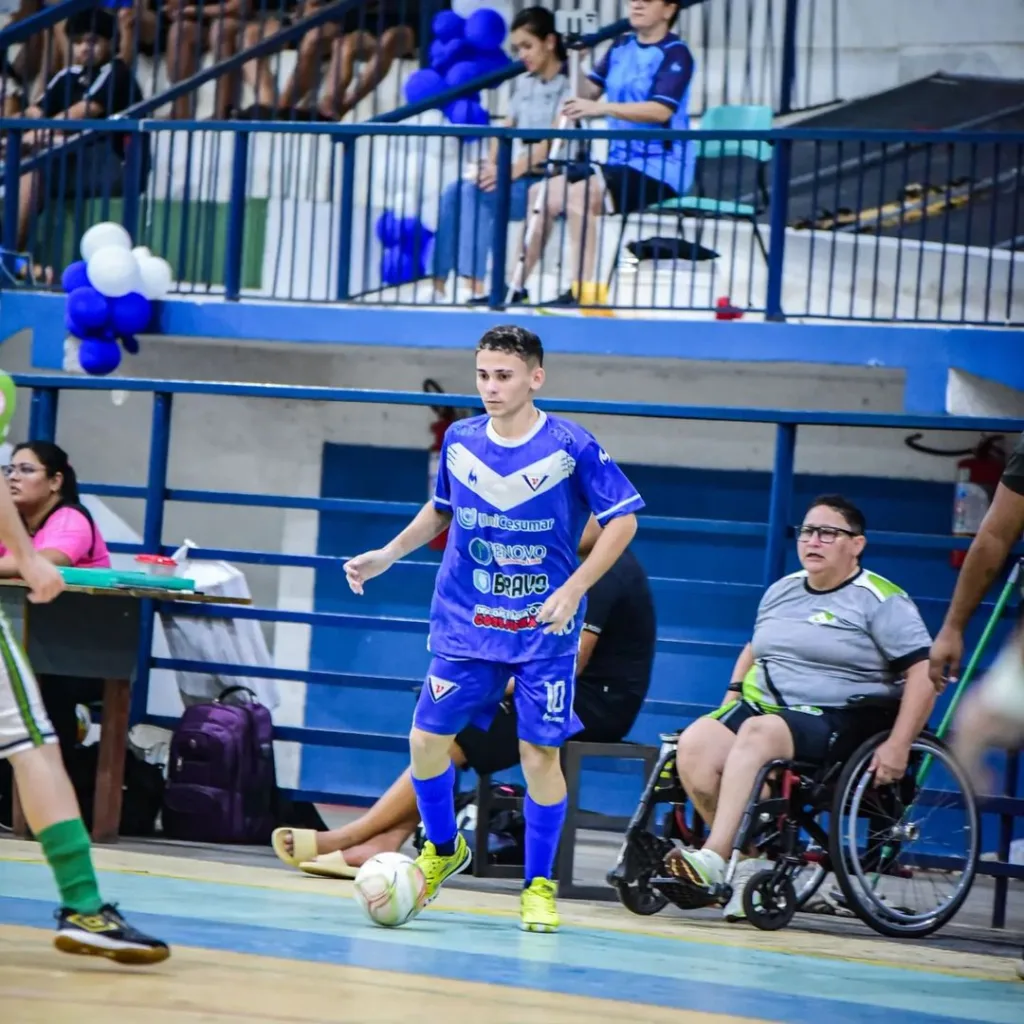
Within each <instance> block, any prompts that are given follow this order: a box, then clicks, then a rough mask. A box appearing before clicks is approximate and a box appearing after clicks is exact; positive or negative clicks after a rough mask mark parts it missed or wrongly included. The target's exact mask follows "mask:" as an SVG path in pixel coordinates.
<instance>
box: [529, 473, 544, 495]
mask: <svg viewBox="0 0 1024 1024" xmlns="http://www.w3.org/2000/svg"><path fill="white" fill-rule="evenodd" d="M547 478H548V477H547V474H546V473H545V474H544V476H531V475H529V474H528V473H524V474H523V479H524V480H525V481H526V486H527V487H529V488H530V490H531V491H533V492H534V493H536V492H537V489H538V488H539V487H540V486H541V485H542V484H543V483H544V481H545V480H547Z"/></svg>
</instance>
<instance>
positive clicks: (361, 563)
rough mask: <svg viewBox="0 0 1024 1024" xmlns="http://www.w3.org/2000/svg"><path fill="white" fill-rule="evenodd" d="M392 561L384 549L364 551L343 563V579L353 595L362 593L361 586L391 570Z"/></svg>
mask: <svg viewBox="0 0 1024 1024" xmlns="http://www.w3.org/2000/svg"><path fill="white" fill-rule="evenodd" d="M393 562H394V559H393V558H392V557H391V556H390V555H389V554H388V553H387V551H386V550H385V549H384V548H378V549H377V550H376V551H364V552H363V554H361V555H356V556H355V557H354V558H350V559H349V560H348V561H347V562H346V563H345V578H346V579H347V580H348V585H349V588H350V589H351V591H352V593H353V594H361V593H362V592H363V584H364V583H365V582H366V581H367V580H372V579H373V577H374V576H379V575H380V574H381V573H382V572H386V571H387V570H388V569H390V568H391V566H392V563H393Z"/></svg>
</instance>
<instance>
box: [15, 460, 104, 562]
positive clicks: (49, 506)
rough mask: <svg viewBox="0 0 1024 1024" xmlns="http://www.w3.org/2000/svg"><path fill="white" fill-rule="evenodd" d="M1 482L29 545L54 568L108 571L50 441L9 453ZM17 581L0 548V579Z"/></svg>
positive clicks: (68, 468)
mask: <svg viewBox="0 0 1024 1024" xmlns="http://www.w3.org/2000/svg"><path fill="white" fill-rule="evenodd" d="M3 473H4V476H5V477H7V484H8V487H9V488H10V491H11V497H12V498H13V500H14V505H15V507H16V508H17V509H18V512H19V513H20V514H21V519H22V522H24V524H25V528H26V529H27V530H28V534H29V536H30V537H31V538H32V545H33V547H34V548H35V549H36V551H38V552H39V553H40V554H41V555H42V556H43V557H44V558H45V559H47V561H50V562H53V563H54V565H69V566H75V567H76V568H84V569H97V568H109V567H110V552H109V551H108V550H107V545H106V543H105V541H104V540H103V537H102V535H101V534H100V531H99V530H98V529H97V528H96V524H95V523H94V522H93V519H92V516H91V515H90V514H89V510H88V509H87V508H85V506H84V505H82V503H81V501H80V499H79V496H78V478H77V476H76V475H75V470H74V468H73V467H72V465H71V463H70V462H69V461H68V455H67V452H65V451H64V449H63V448H61V447H59V446H58V445H55V444H52V443H51V442H50V441H26V442H25V443H24V444H21V445H19V446H18V447H17V448H15V449H14V453H13V454H12V455H11V462H10V465H7V466H4V468H3ZM17 575H18V568H17V566H16V565H15V563H14V559H13V558H12V557H11V555H10V554H9V553H8V551H7V549H6V548H5V547H3V545H0V577H11V576H17Z"/></svg>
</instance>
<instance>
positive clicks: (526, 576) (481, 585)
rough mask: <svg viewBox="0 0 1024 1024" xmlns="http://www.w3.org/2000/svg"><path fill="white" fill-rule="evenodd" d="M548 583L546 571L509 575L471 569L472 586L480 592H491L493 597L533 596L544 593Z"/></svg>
mask: <svg viewBox="0 0 1024 1024" xmlns="http://www.w3.org/2000/svg"><path fill="white" fill-rule="evenodd" d="M549 585H550V584H549V582H548V576H547V573H543V572H537V573H533V572H529V573H526V572H524V573H517V574H516V575H514V576H509V575H506V574H505V573H503V572H496V573H488V572H484V570H483V569H474V570H473V586H474V587H476V589H477V590H479V591H480V593H481V594H493V595H494V596H495V597H533V596H534V595H540V594H546V593H547V591H548V586H549Z"/></svg>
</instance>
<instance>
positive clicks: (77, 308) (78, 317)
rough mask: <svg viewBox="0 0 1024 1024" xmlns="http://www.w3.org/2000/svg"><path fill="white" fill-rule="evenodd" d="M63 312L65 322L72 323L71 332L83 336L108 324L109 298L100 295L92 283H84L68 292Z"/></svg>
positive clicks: (79, 336)
mask: <svg viewBox="0 0 1024 1024" xmlns="http://www.w3.org/2000/svg"><path fill="white" fill-rule="evenodd" d="M65 312H66V314H67V323H69V324H73V325H74V327H73V328H72V330H71V333H72V334H74V335H75V336H76V337H78V338H83V337H85V336H86V335H89V334H91V333H94V332H96V331H99V330H102V329H103V328H104V327H106V326H107V325H108V324H109V322H110V300H109V299H108V298H106V297H105V296H103V295H100V293H99V292H98V291H96V289H95V288H93V287H92V285H86V286H85V287H83V288H76V289H75V290H74V291H73V292H70V293H69V294H68V297H67V299H66V300H65Z"/></svg>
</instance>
